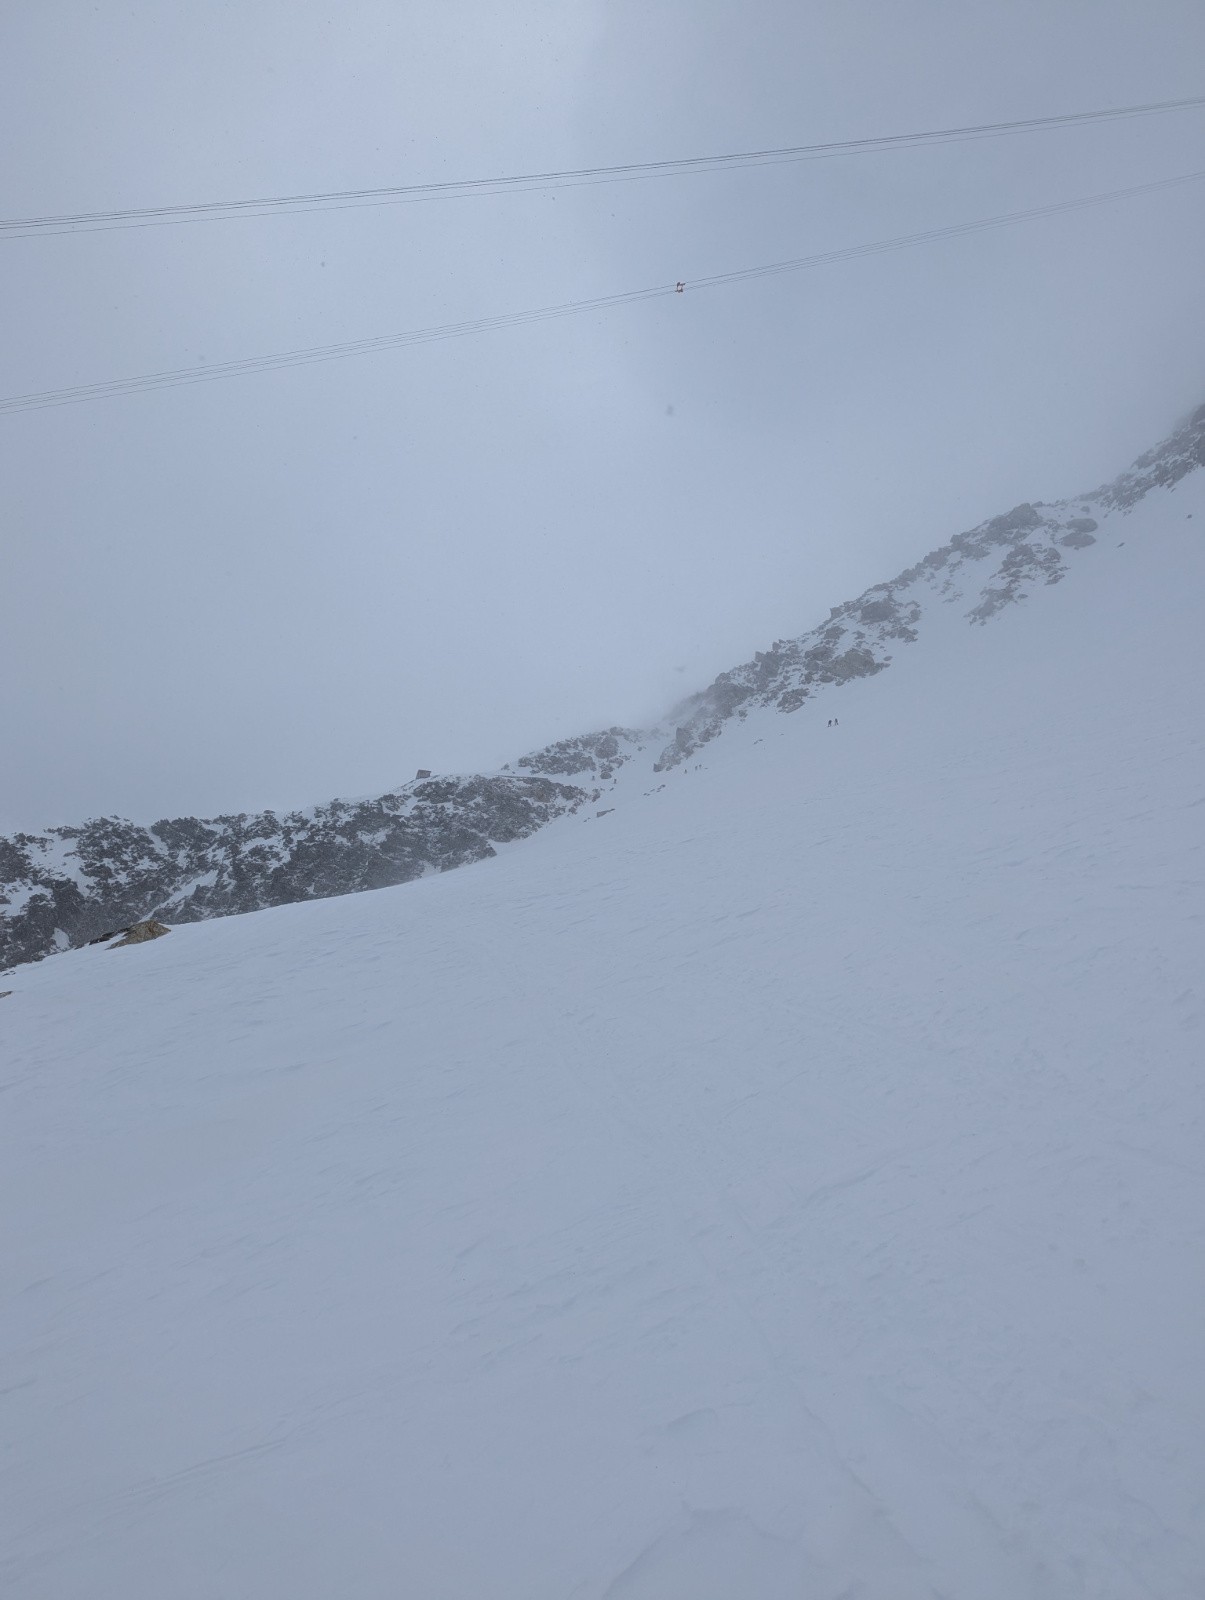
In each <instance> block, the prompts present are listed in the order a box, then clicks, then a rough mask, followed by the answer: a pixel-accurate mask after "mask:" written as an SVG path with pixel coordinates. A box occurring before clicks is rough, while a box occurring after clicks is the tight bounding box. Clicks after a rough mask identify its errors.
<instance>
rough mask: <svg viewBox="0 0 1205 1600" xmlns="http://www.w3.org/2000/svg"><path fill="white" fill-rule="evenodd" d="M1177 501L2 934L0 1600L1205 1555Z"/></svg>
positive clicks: (1194, 1009) (1198, 1123) (1195, 761)
mask: <svg viewBox="0 0 1205 1600" xmlns="http://www.w3.org/2000/svg"><path fill="white" fill-rule="evenodd" d="M1190 513H1195V515H1194V516H1193V517H1192V518H1191V519H1190V517H1189V514H1190ZM1203 533H1205V472H1198V473H1195V474H1193V475H1192V476H1191V477H1190V478H1189V479H1187V480H1185V481H1184V482H1183V483H1182V484H1181V485H1180V486H1179V488H1178V489H1177V490H1176V491H1174V492H1167V491H1163V490H1160V491H1155V492H1153V493H1152V494H1150V495H1149V496H1148V497H1147V498H1146V499H1145V500H1144V501H1142V502H1141V503H1140V505H1139V506H1138V507H1137V508H1136V509H1135V510H1134V511H1133V512H1132V513H1131V514H1130V515H1129V516H1120V515H1118V516H1114V517H1111V518H1110V519H1108V520H1107V521H1105V522H1104V523H1102V525H1101V528H1100V530H1099V533H1098V542H1097V546H1096V548H1094V549H1093V550H1090V551H1086V552H1084V554H1083V556H1082V558H1080V559H1079V560H1077V562H1076V565H1075V570H1074V572H1072V573H1070V574H1069V575H1068V577H1067V579H1066V580H1065V581H1064V582H1062V583H1060V584H1058V585H1057V586H1054V587H1051V588H1045V587H1039V588H1037V589H1036V590H1035V591H1034V592H1033V593H1032V594H1031V596H1030V597H1029V598H1028V599H1027V600H1026V601H1024V602H1023V603H1021V604H1019V605H1017V606H1013V607H1011V608H1009V610H1008V611H1007V612H1006V613H1005V614H1002V615H1001V616H1000V617H999V618H997V619H994V620H993V621H992V622H991V623H990V624H989V625H987V626H984V627H982V628H980V627H975V626H971V625H969V624H968V623H967V620H966V618H965V616H964V615H962V614H961V609H960V608H955V607H951V608H947V611H946V617H945V621H944V622H943V624H942V626H941V627H940V628H938V629H937V630H936V631H935V632H932V633H930V634H928V635H927V636H926V638H924V639H923V640H922V641H921V642H920V643H918V644H916V645H901V647H900V649H899V650H898V652H897V657H896V663H895V665H894V666H893V667H892V668H891V670H890V672H888V673H885V674H883V675H882V676H880V677H877V678H872V679H868V680H864V681H861V682H857V683H854V684H851V685H849V686H847V687H845V688H842V689H841V690H839V691H835V692H832V693H830V694H828V695H827V696H823V697H821V698H820V699H818V700H817V701H815V702H814V703H812V704H809V705H807V706H805V707H804V708H803V709H802V710H801V711H799V712H798V713H796V714H794V715H791V716H783V715H779V714H777V713H774V712H772V711H765V712H762V711H759V712H757V713H754V714H752V715H750V717H749V718H748V719H747V720H746V721H744V722H739V723H738V722H735V721H734V722H733V723H732V724H731V725H730V727H729V729H728V731H726V732H725V733H724V734H723V735H722V736H721V737H720V738H719V739H717V740H715V741H714V742H713V743H712V744H710V745H708V746H707V747H706V748H705V749H704V750H703V751H702V752H701V753H700V754H699V755H698V757H697V758H695V759H693V760H692V761H691V762H690V763H689V764H688V767H687V768H686V769H679V770H677V771H674V772H672V773H669V774H663V775H661V776H654V775H653V774H652V773H651V771H650V770H648V769H647V768H645V769H638V768H637V767H636V766H633V767H631V768H625V769H624V771H623V773H622V774H621V777H620V781H619V783H618V785H617V787H616V788H615V789H614V791H613V792H612V794H611V796H610V797H609V798H607V799H604V800H603V801H600V803H599V806H598V808H597V809H599V810H603V809H606V808H608V807H613V808H614V809H613V810H611V811H610V812H609V814H608V815H605V816H601V817H600V816H595V815H593V814H592V813H591V814H590V815H589V816H581V815H579V816H577V817H573V818H567V819H565V820H563V821H562V822H559V823H556V824H554V825H552V826H551V827H549V828H548V829H546V830H545V831H544V832H542V833H541V834H538V835H537V836H536V837H534V838H533V839H531V840H529V841H527V842H526V843H524V844H522V845H518V846H516V847H514V848H512V849H509V850H507V851H505V852H504V853H503V854H501V855H500V856H499V857H498V858H497V859H496V860H493V861H490V862H487V863H485V864H483V865H480V866H475V867H471V868H466V869H464V870H462V871H459V872H456V873H452V874H449V875H447V876H445V877H441V878H434V879H428V880H424V881H422V882H419V883H415V884H412V885H408V886H406V887H403V888H399V889H390V890H384V891H381V892H379V893H375V894H366V895H359V896H355V897H351V898H347V899H340V900H331V901H323V902H317V903H310V904H303V905H293V906H287V907H284V908H281V909H279V910H273V911H267V912H262V913H259V914H256V915H253V916H246V917H238V918H232V919H230V920H227V921H220V922H211V923H203V924H200V925H197V926H192V927H186V928H180V929H177V930H176V931H175V932H173V934H172V935H171V937H170V938H166V939H161V940H159V941H158V942H157V943H154V944H149V945H142V946H138V947H135V948H131V949H126V950H121V951H116V952H115V951H110V950H107V949H103V948H100V949H91V950H86V951H81V952H78V953H73V954H67V955H63V956H58V957H54V958H52V959H50V960H48V961H46V962H45V963H43V964H42V965H40V966H37V967H29V968H22V969H20V970H19V971H17V972H16V973H15V974H14V975H13V976H11V977H10V978H9V979H7V980H6V983H5V986H6V987H11V988H12V989H13V991H14V992H13V993H12V994H11V995H10V996H9V997H8V998H6V999H3V1000H0V1050H2V1052H3V1070H2V1080H3V1084H4V1087H5V1091H6V1092H5V1093H4V1094H3V1095H2V1096H0V1116H2V1121H0V1184H2V1191H3V1192H2V1194H0V1216H2V1217H3V1219H4V1227H5V1232H6V1236H7V1248H6V1251H5V1254H4V1290H5V1299H4V1310H3V1388H4V1393H3V1396H2V1400H0V1403H2V1405H3V1424H2V1427H0V1439H2V1451H3V1454H2V1457H0V1461H2V1463H3V1471H2V1474H0V1519H2V1520H3V1525H4V1541H3V1545H2V1547H0V1549H2V1563H0V1591H2V1592H3V1594H4V1595H5V1596H6V1597H7V1600H275V1597H281V1600H332V1597H336V1596H339V1597H342V1596H349V1597H356V1600H787V1597H791V1600H838V1597H841V1600H921V1597H924V1600H933V1597H935V1596H939V1597H943V1600H1030V1597H1035V1600H1071V1597H1083V1600H1190V1597H1199V1596H1201V1595H1203V1594H1205V1277H1203V1273H1202V1262H1203V1259H1205V1252H1203V1245H1205V1240H1203V1237H1202V1235H1203V1233H1205V1154H1203V1145H1205V1139H1203V1128H1202V1064H1203V1060H1205V1048H1203V1047H1205V1030H1203V1028H1202V1020H1203V1016H1205V978H1203V974H1205V897H1203V894H1202V879H1203V877H1205V871H1203V860H1202V837H1203V833H1205V757H1203V750H1202V719H1201V715H1200V689H1201V685H1202V683H1203V682H1205V629H1203V628H1202V625H1201V612H1200V596H1201V594H1202V592H1205V556H1203V553H1202V547H1201V535H1202V534H1203ZM834 715H836V716H838V717H839V718H840V727H839V728H836V729H831V728H829V727H828V726H827V722H828V719H829V718H830V717H831V716H834ZM649 759H650V760H651V753H650V756H649ZM592 810H593V808H592Z"/></svg>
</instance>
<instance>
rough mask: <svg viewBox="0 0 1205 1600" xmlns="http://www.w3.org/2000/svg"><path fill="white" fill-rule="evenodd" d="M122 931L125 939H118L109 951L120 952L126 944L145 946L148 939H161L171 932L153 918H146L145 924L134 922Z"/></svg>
mask: <svg viewBox="0 0 1205 1600" xmlns="http://www.w3.org/2000/svg"><path fill="white" fill-rule="evenodd" d="M123 931H124V933H125V937H124V938H122V939H118V941H117V943H116V944H115V945H112V946H110V948H111V949H113V950H120V949H121V948H122V947H123V945H127V944H146V943H147V942H148V940H150V939H162V937H163V935H164V934H165V933H170V932H171V931H172V930H171V929H170V928H169V927H167V926H165V925H164V924H163V923H162V922H156V921H155V919H154V917H148V918H147V920H146V921H145V922H135V923H134V924H133V925H132V926H131V927H129V928H126V929H124V930H123Z"/></svg>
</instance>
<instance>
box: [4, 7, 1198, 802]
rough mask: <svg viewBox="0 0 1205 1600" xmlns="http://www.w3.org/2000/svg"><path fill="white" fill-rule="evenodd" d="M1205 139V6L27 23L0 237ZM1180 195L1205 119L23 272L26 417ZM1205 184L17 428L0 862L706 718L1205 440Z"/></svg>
mask: <svg viewBox="0 0 1205 1600" xmlns="http://www.w3.org/2000/svg"><path fill="white" fill-rule="evenodd" d="M1203 89H1205V6H1202V4H1201V0H1146V3H1145V4H1144V5H1142V6H1137V5H1135V4H1134V3H1133V0H996V3H993V4H987V3H982V4H979V3H972V0H795V3H793V4H785V3H771V0H763V3H761V4H752V5H751V4H750V3H749V0H672V3H671V0H664V3H658V0H608V3H599V4H592V3H580V4H573V3H566V0H556V3H537V0H505V3H502V0H495V3H488V4H487V3H473V0H449V3H447V4H443V5H438V6H436V5H431V4H424V5H417V4H409V3H406V0H391V3H385V0H344V3H342V4H339V5H334V4H329V3H324V4H317V3H314V0H198V3H196V4H190V5H187V6H184V5H167V4H164V3H163V0H132V3H129V0H128V3H126V4H123V5H122V6H121V7H120V8H118V7H113V6H108V5H94V4H91V3H88V4H84V3H76V0H36V3H35V0H10V3H8V4H7V5H5V6H3V7H0V150H2V151H3V158H2V172H3V184H2V191H3V197H4V198H3V207H2V210H3V214H4V215H6V216H13V215H21V214H45V213H49V212H58V211H75V210H87V209H99V208H109V207H117V206H138V205H157V204H171V203H178V202H189V201H198V200H209V199H227V198H240V197H244V196H253V195H258V194H279V193H286V192H297V191H313V190H320V189H342V188H350V187H363V186H369V185H386V184H398V183H407V182H423V181H435V180H444V179H457V178H472V177H482V176H490V175H493V174H496V173H508V172H518V171H524V170H531V169H550V168H560V167H570V166H580V165H593V164H603V163H616V162H627V161H646V160H656V159H661V158H669V157H677V156H690V155H700V154H709V153H713V152H722V151H728V150H736V149H742V148H750V147H763V146H768V145H780V144H788V143H790V144H796V143H802V142H812V141H821V140H831V139H843V138H858V137H867V136H872V135H878V134H890V133H897V132H905V131H908V130H912V129H925V128H935V127H941V126H946V125H951V124H965V123H978V122H985V121H995V120H1002V119H1013V118H1020V117H1030V116H1045V115H1053V114H1058V113H1062V112H1070V111H1079V110H1088V109H1094V108H1097V107H1104V106H1110V105H1125V104H1131V103H1137V102H1144V101H1153V100H1163V99H1170V98H1176V97H1181V96H1187V95H1193V94H1198V93H1201V92H1202V91H1203ZM1199 168H1205V111H1191V112H1183V113H1179V114H1175V115H1170V116H1164V117H1159V118H1151V119H1147V120H1142V121H1128V122H1122V123H1118V124H1115V125H1103V126H1089V127H1084V128H1079V129H1073V130H1062V131H1052V132H1044V133H1039V134H1029V135H1024V136H1014V137H1011V138H1007V139H1001V140H996V141H990V142H980V143H974V144H961V145H949V146H944V147H941V148H936V149H928V150H923V149H922V150H910V151H897V152H893V153H890V154H877V155H866V156H861V157H858V158H842V159H837V160H830V161H825V162H812V163H805V164H800V165H790V166H778V167H772V168H768V169H765V170H757V171H737V172H727V173H714V174H710V175H695V176H691V177H678V178H672V179H666V180H657V181H654V182H645V183H632V184H620V185H610V186H606V187H600V188H585V189H576V190H564V189H561V190H555V191H545V192H536V193H531V194H522V195H510V196H505V197H492V198H480V197H478V198H473V199H458V200H448V201H437V202H430V203H423V204H417V205H400V206H390V207H384V208H379V209H373V210H345V211H335V212H326V213H316V214H302V215H294V216H284V217H281V216H278V217H271V218H264V219H254V220H252V219H248V220H239V221H228V222H210V223H204V224H198V225H195V226H179V227H168V228H153V229H140V230H132V231H123V232H108V233H99V234H91V235H87V236H73V237H53V238H44V239H23V240H7V241H0V305H2V306H3V316H4V320H5V329H4V337H3V350H4V358H3V364H2V369H3V382H2V384H0V390H2V392H3V394H6V395H12V394H19V393H23V392H26V391H31V390H43V389H50V388H57V387H61V386H65V385H68V384H75V383H87V382H91V381H94V380H101V379H105V378H112V377H122V376H126V375H132V374H137V373H143V372H152V371H157V370H161V369H166V368H177V367H185V366H190V365H192V364H194V363H195V364H200V363H203V362H204V363H209V362H217V361H224V360H231V359H237V358H239V357H242V356H252V355H257V354H261V353H266V352H270V351H275V350H287V349H291V348H294V347H297V346H302V345H313V344H324V343H330V342H334V341H337V340H344V339H356V338H360V337H367V336H371V335H374V334H382V333H389V332H391V331H401V330H404V329H407V328H421V327H425V326H429V325H432V324H435V323H440V322H444V321H450V320H459V319H462V318H467V317H475V316H483V315H489V314H492V313H495V312H509V311H516V310H521V309H524V308H527V307H534V306H541V305H546V304H550V303H554V302H562V301H566V300H574V299H580V298H585V297H591V296H595V295H603V294H608V293H612V292H615V291H619V290H624V289H630V288H641V287H644V286H646V285H650V284H657V283H663V282H666V281H672V280H674V279H678V278H682V279H685V280H687V281H688V282H689V281H690V280H691V279H692V278H694V277H699V276H703V275H706V274H710V273H715V272H722V271H725V270H727V269H730V268H738V267H744V266H751V265H757V264H759V263H762V262H772V261H775V260H780V259H783V258H787V257H793V256H798V255H803V254H807V253H810V252H814V251H821V250H827V249H833V248H838V247H841V246H843V245H852V244H858V243H862V242H865V241H869V240H874V239H879V238H887V237H890V236H892V235H895V234H899V233H904V232H911V231H914V230H918V229H923V228H931V227H939V226H941V225H943V224H946V223H950V222H958V221H961V220H964V219H969V218H974V217H980V216H990V215H993V214H995V213H998V212H1003V211H1009V210H1014V209H1021V208H1026V207H1030V206H1035V205H1041V204H1045V203H1047V202H1052V201H1060V200H1063V199H1069V198H1074V197H1076V196H1079V195H1085V194H1090V193H1093V192H1095V191H1097V190H1101V189H1111V188H1116V187H1120V186H1122V185H1126V184H1137V183H1143V182H1146V181H1148V180H1151V179H1156V178H1162V177H1165V176H1171V175H1174V174H1177V173H1181V172H1188V171H1192V170H1195V169H1199ZM1203 246H1205V185H1202V186H1201V187H1200V188H1184V189H1180V190H1173V191H1170V192H1166V193H1162V194H1157V195H1153V196H1148V197H1143V198H1141V199H1138V200H1131V201H1127V202H1123V203H1120V204H1115V205H1113V206H1110V207H1106V208H1102V209H1099V210H1095V211H1088V212H1083V213H1072V214H1071V215H1067V216H1061V217H1055V218H1051V219H1045V220H1040V221H1034V222H1029V223H1025V224H1023V225H1020V226H1017V227H1014V228H1011V229H1008V230H1005V231H1000V232H993V233H987V234H982V235H978V236H973V237H969V238H964V239H959V240H954V241H949V242H945V243H940V244H934V245H927V246H924V247H921V248H917V249H914V250H911V251H905V252H897V253H893V254H889V255H882V256H878V257H874V258H871V259H867V260H863V261H856V262H852V263H846V264H844V265H839V266H833V267H825V268H821V269H818V270H814V271H810V272H807V273H804V274H800V275H791V276H785V277H781V278H775V279H770V280H766V281H760V282H755V283H752V284H747V285H745V286H741V287H735V288H726V289H715V290H710V291H702V292H698V293H695V294H690V293H688V294H686V295H684V296H682V297H671V298H668V299H662V300H655V301H651V302H648V303H645V304H641V305H637V306H634V307H629V308H626V309H621V310H615V311H610V312H607V313H604V314H597V315H592V316H587V317H582V318H578V319H572V320H567V321H559V322H553V323H547V324H543V325H539V326H534V327H526V328H517V329H510V330H507V331H502V332H495V333H490V334H486V335H483V336H480V337H476V338H472V339H464V340H458V341H452V342H446V343H439V344H433V345H430V346H426V347H422V348H417V349H404V350H394V351H386V352H384V353H381V354H376V355H370V356H366V357H363V358H360V359H356V360H349V361H343V362H338V363H334V364H330V365H322V366H315V367H307V368H301V369H298V370H290V371H284V372H276V373H269V374H265V375H259V376H254V377H243V378H239V379H235V380H232V381H229V382H224V383H214V384H206V385H201V386H198V387H195V388H186V389H182V390H168V391H165V392H161V393H151V394H146V395H134V396H127V397H123V398H118V399H112V400H106V401H100V402H97V403H94V404H89V405H84V406H74V407H66V408H63V409H58V410H47V411H33V412H27V413H21V414H16V415H8V416H0V458H2V469H0V484H2V490H3V514H2V522H0V527H2V537H3V562H2V566H0V573H2V586H3V587H2V597H0V598H2V613H0V614H2V617H3V628H2V632H0V684H2V685H3V693H2V696H0V763H2V771H3V784H2V788H0V827H5V828H13V827H37V826H40V825H47V824H50V823H54V822H65V821H73V820H80V819H82V818H83V817H85V816H87V815H92V814H98V813H101V812H117V813H120V814H124V815H127V816H131V817H134V818H136V819H140V820H147V821H149V820H153V819H154V818H156V817H159V816H163V815H166V814H175V813H180V812H195V813H200V814H212V813H215V812H218V811H224V810H225V811H229V810H240V809H251V808H258V807H261V806H265V805H271V806H274V807H277V808H286V807H291V806H294V805H302V804H307V803H310V802H314V801H317V800H321V799H324V798H328V797H330V796H332V795H335V794H345V795H352V794H357V793H367V792H379V791H381V790H383V789H386V788H389V787H391V786H393V785H396V784H397V783H398V782H400V781H403V780H405V779H407V778H409V777H411V776H413V772H414V769H415V768H416V767H418V766H420V765H421V766H425V767H431V768H434V769H437V770H440V769H442V770H475V769H485V768H490V767H493V766H496V765H498V764H500V763H501V762H503V761H505V760H509V759H513V758H514V757H515V756H517V755H519V754H521V753H522V752H523V751H524V750H526V749H529V748H532V747H534V746H537V745H539V744H542V743H545V742H547V741H548V740H550V739H553V738H557V737H562V736H564V735H567V734H571V733H576V732H583V731H586V730H588V729H590V728H592V727H596V726H601V725H606V724H609V723H612V722H624V723H629V724H630V723H633V722H637V723H638V722H642V721H648V720H651V719H654V718H656V717H657V716H658V715H659V714H660V713H662V712H664V711H665V710H666V709H667V708H668V707H669V706H670V705H671V704H672V703H673V702H674V701H675V700H677V699H678V698H680V697H681V696H682V695H683V694H685V693H686V692H688V691H690V690H692V689H696V688H699V687H702V686H703V685H704V684H705V683H706V682H708V681H709V680H710V678H711V677H713V676H714V674H715V673H716V672H717V671H719V670H722V669H723V668H725V667H727V666H730V665H733V664H734V663H735V662H737V661H739V660H742V659H745V658H746V657H748V656H749V655H750V654H751V653H752V652H753V651H754V650H755V649H759V648H764V647H765V646H766V645H767V644H768V643H769V642H770V641H771V640H773V639H774V638H775V637H779V636H783V635H790V634H795V633H799V632H802V631H803V630H804V629H805V628H807V627H809V626H811V625H812V624H813V623H814V622H816V621H817V620H818V619H819V618H821V617H822V616H824V615H825V614H827V611H828V608H829V607H830V606H831V605H834V604H836V603H838V602H840V601H842V600H845V599H847V598H849V597H850V596H852V595H854V594H856V593H857V592H858V591H860V590H861V589H862V588H864V587H865V586H866V585H868V584H870V583H874V582H877V581H880V580H881V579H884V578H887V577H890V576H891V575H893V573H894V572H895V571H897V570H898V569H899V568H900V567H902V566H904V565H907V564H908V563H910V562H911V561H913V560H914V559H916V558H917V557H918V556H919V555H921V554H923V553H924V552H925V551H927V550H928V549H930V548H932V547H933V546H934V545H936V544H939V543H942V542H944V541H945V540H946V539H948V538H949V537H950V535H951V534H953V533H955V532H958V531H959V530H960V529H962V528H964V527H967V526H969V525H971V524H973V523H974V522H977V521H979V520H980V519H981V518H982V517H984V516H988V515H992V514H994V513H996V512H998V511H1000V510H1004V509H1007V508H1008V507H1009V506H1011V505H1013V504H1015V503H1016V502H1018V501H1020V500H1028V499H1042V498H1046V499H1053V498H1057V497H1059V496H1061V495H1063V494H1071V493H1074V492H1077V491H1079V490H1082V489H1085V488H1087V487H1090V486H1092V485H1094V484H1096V483H1097V482H1099V481H1101V480H1102V479H1104V478H1106V477H1109V476H1112V475H1113V474H1114V473H1115V472H1116V471H1118V470H1120V469H1121V468H1122V467H1124V466H1125V465H1126V464H1128V462H1129V460H1130V459H1131V457H1132V456H1134V455H1135V454H1137V453H1138V452H1139V451H1140V450H1142V449H1144V448H1145V447H1146V446H1147V445H1149V444H1151V443H1153V442H1155V440H1156V439H1157V438H1159V437H1160V436H1161V435H1162V434H1164V433H1165V432H1167V431H1168V430H1169V428H1170V427H1171V426H1172V424H1173V423H1174V422H1175V421H1176V420H1177V419H1178V417H1179V415H1180V414H1181V413H1183V412H1184V411H1186V410H1187V409H1189V408H1190V407H1191V406H1192V405H1194V404H1196V403H1199V402H1200V401H1201V400H1202V399H1205V324H1203V321H1202V317H1201V289H1200V286H1201V282H1202V277H1203V270H1202V256H1203Z"/></svg>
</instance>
